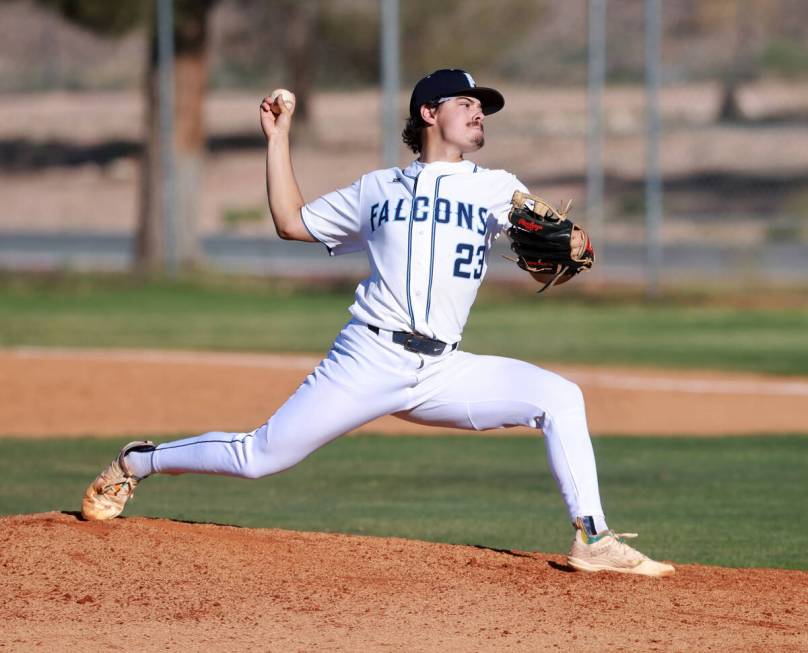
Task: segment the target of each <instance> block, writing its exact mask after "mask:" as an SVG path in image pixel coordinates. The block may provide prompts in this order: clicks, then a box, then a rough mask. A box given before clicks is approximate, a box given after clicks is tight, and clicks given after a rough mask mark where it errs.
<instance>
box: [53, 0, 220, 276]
mask: <svg viewBox="0 0 808 653" xmlns="http://www.w3.org/2000/svg"><path fill="white" fill-rule="evenodd" d="M217 1H218V0H174V56H175V60H174V62H175V90H174V97H175V116H174V125H175V135H174V139H175V140H174V146H175V173H176V216H177V234H176V235H177V253H178V255H179V260H180V263H181V264H182V265H184V266H189V265H194V264H197V263H198V262H199V259H200V251H199V247H198V238H197V230H196V220H195V217H196V214H197V207H198V196H199V185H200V183H199V182H200V180H201V175H202V162H203V159H204V150H205V142H206V131H205V126H204V121H203V107H204V97H205V91H206V88H207V80H208V17H209V14H210V11H211V9H212V7H213V6H214V5H215V4H216V2H217ZM39 2H40V3H41V4H43V5H45V6H47V7H51V8H53V9H56V10H57V11H59V12H60V13H61V14H62V15H63V16H65V18H67V19H69V20H71V21H72V22H74V23H76V24H78V25H80V26H82V27H84V28H86V29H88V30H91V31H93V32H95V33H97V34H101V35H105V36H118V35H121V34H124V33H126V32H129V31H131V30H133V29H136V28H139V27H140V28H143V27H144V26H146V27H147V29H148V34H149V43H150V47H149V48H148V54H147V57H148V58H147V62H146V67H145V72H144V95H145V99H146V102H145V109H146V110H145V126H146V131H145V136H146V140H145V143H144V147H143V154H142V157H141V175H140V188H139V200H140V201H139V211H138V226H137V234H136V247H135V266H136V268H137V269H139V270H145V271H157V270H160V269H162V266H163V261H164V258H165V242H164V221H165V216H164V215H163V202H162V187H163V185H162V178H163V170H162V165H161V162H160V156H159V146H160V143H159V129H158V125H159V116H158V112H157V109H158V107H157V98H158V95H157V83H158V79H159V71H158V60H157V30H156V11H155V2H153V1H152V2H142V1H140V0H117V2H109V0H39Z"/></svg>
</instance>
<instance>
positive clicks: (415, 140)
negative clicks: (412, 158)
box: [401, 100, 440, 154]
mask: <svg viewBox="0 0 808 653" xmlns="http://www.w3.org/2000/svg"><path fill="white" fill-rule="evenodd" d="M424 104H426V106H428V107H429V108H430V109H437V108H438V106H439V105H440V102H438V101H437V100H435V101H433V102H425V103H424ZM426 126H427V124H426V123H425V122H424V121H423V119H422V118H421V116H420V114H419V115H418V116H417V117H415V118H413V117H412V116H410V117H409V118H407V124H406V125H404V131H402V132H401V138H402V139H403V141H404V145H406V146H407V147H408V148H410V149H411V150H412V151H413V152H415V154H420V153H421V138H422V137H423V132H424V128H425V127H426Z"/></svg>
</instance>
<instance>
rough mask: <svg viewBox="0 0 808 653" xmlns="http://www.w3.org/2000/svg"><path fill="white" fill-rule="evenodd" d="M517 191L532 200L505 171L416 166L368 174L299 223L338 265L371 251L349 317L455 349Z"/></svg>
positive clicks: (464, 164) (307, 211) (317, 204)
mask: <svg viewBox="0 0 808 653" xmlns="http://www.w3.org/2000/svg"><path fill="white" fill-rule="evenodd" d="M515 190H521V191H523V192H527V188H525V186H524V185H523V184H522V183H521V182H520V181H519V180H518V179H517V178H516V177H515V176H514V175H512V174H510V173H509V172H506V171H504V170H487V169H485V168H481V167H479V166H477V165H476V164H474V163H473V162H471V161H460V162H457V163H448V162H435V163H428V164H423V163H421V162H419V161H414V162H413V163H411V164H410V165H409V166H408V167H407V168H405V169H403V170H402V169H400V168H389V169H386V170H376V171H374V172H370V173H368V174H366V175H364V176H362V177H361V178H360V179H359V180H357V181H356V182H354V183H353V184H352V185H350V186H348V187H347V188H343V189H340V190H337V191H334V192H332V193H328V194H327V195H324V196H322V197H320V198H318V199H316V200H314V201H313V202H311V203H309V204H307V205H306V206H304V207H303V210H302V216H303V222H304V224H305V225H306V228H307V229H308V230H309V231H310V232H311V234H312V236H314V237H315V238H316V239H317V240H319V241H320V242H321V243H323V244H324V245H325V246H326V247H327V248H328V250H329V252H330V253H331V255H338V254H345V253H348V252H356V251H360V250H365V251H367V255H368V260H369V262H370V276H369V277H368V278H367V279H365V280H364V281H363V282H362V283H360V284H359V286H358V287H357V289H356V299H355V301H354V303H353V305H352V306H351V308H350V312H351V314H352V315H353V316H354V317H355V318H356V319H357V320H360V321H362V322H365V323H366V324H370V325H372V326H377V327H381V328H383V329H389V330H391V331H412V332H415V333H420V334H423V335H425V336H428V337H430V338H437V339H438V340H443V341H444V342H448V343H455V342H457V341H459V340H460V337H461V334H462V332H463V326H464V325H465V323H466V320H467V318H468V314H469V310H470V309H471V305H472V304H473V303H474V299H475V297H476V296H477V289H478V288H479V286H480V283H481V281H482V279H483V277H485V272H486V268H487V263H488V256H489V253H490V250H491V244H492V243H493V240H494V239H495V238H496V237H497V236H498V235H499V233H500V231H501V229H502V227H503V226H504V225H505V224H506V223H507V213H508V209H509V207H510V201H511V196H512V195H513V192H514V191H515Z"/></svg>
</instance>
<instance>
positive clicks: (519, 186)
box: [491, 175, 530, 235]
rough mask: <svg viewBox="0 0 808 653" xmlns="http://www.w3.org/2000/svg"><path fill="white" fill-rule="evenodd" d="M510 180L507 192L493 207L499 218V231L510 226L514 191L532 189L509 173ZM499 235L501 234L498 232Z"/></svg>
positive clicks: (526, 191)
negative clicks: (509, 218)
mask: <svg viewBox="0 0 808 653" xmlns="http://www.w3.org/2000/svg"><path fill="white" fill-rule="evenodd" d="M509 177H510V180H509V183H507V184H506V185H505V187H506V192H505V193H503V194H502V197H501V199H499V200H498V201H497V203H496V204H495V205H494V206H492V207H491V212H492V213H493V214H494V215H495V216H496V218H497V224H498V225H499V233H502V231H504V230H505V229H507V228H508V227H509V226H510V223H509V222H508V214H509V213H510V212H511V198H512V197H513V192H514V191H516V190H518V191H521V192H523V193H529V192H530V191H529V190H528V189H527V186H525V185H524V184H523V183H522V182H521V181H519V179H517V178H516V176H515V175H509ZM497 235H499V234H497Z"/></svg>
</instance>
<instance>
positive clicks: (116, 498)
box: [81, 440, 154, 521]
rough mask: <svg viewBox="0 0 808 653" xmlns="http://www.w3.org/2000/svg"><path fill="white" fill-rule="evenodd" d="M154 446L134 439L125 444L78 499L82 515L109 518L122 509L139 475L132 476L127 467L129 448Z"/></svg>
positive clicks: (140, 448)
mask: <svg viewBox="0 0 808 653" xmlns="http://www.w3.org/2000/svg"><path fill="white" fill-rule="evenodd" d="M149 449H154V442H150V441H148V440H136V441H134V442H130V443H129V444H127V445H126V446H125V447H124V448H123V449H121V452H120V453H119V454H118V456H117V457H116V458H115V460H113V461H112V462H111V463H110V464H109V465H107V467H106V468H105V469H104V470H103V471H102V472H101V473H100V474H99V475H98V476H97V477H96V478H95V480H94V481H93V482H92V483H90V485H89V486H88V487H87V489H86V490H85V492H84V499H83V500H82V502H81V514H82V516H83V517H84V519H86V520H88V521H98V520H102V519H112V518H113V517H117V516H118V515H120V514H121V512H123V508H124V506H125V505H126V502H127V501H129V499H131V498H132V496H133V495H134V492H135V488H136V487H137V484H138V483H140V481H142V480H143V478H142V477H138V476H135V475H134V474H132V473H131V472H130V471H129V468H128V467H127V466H126V460H125V457H126V454H128V453H129V452H130V451H135V450H138V451H148V450H149Z"/></svg>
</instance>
